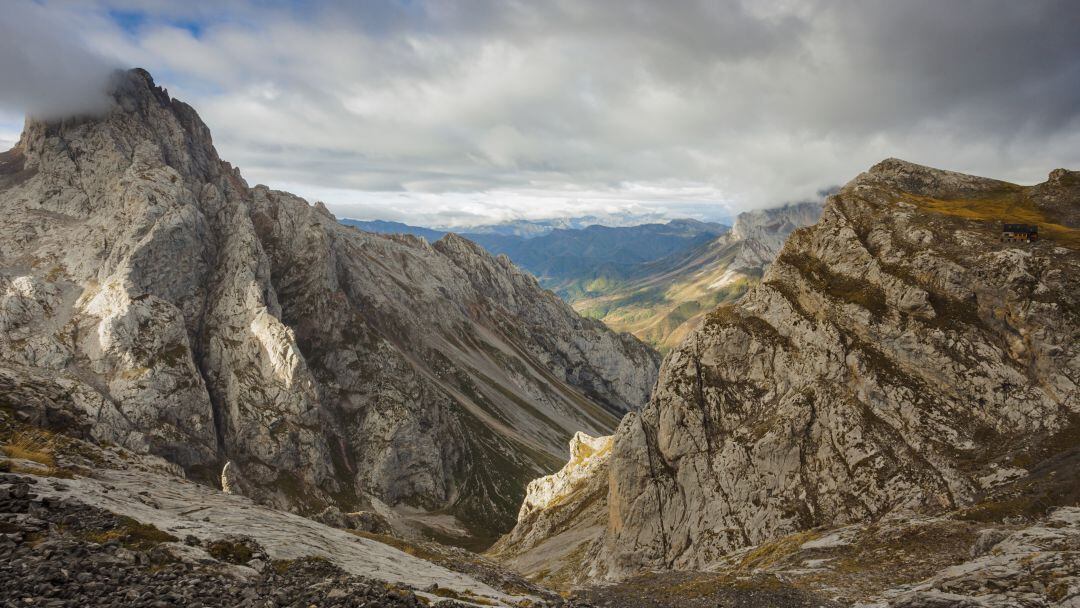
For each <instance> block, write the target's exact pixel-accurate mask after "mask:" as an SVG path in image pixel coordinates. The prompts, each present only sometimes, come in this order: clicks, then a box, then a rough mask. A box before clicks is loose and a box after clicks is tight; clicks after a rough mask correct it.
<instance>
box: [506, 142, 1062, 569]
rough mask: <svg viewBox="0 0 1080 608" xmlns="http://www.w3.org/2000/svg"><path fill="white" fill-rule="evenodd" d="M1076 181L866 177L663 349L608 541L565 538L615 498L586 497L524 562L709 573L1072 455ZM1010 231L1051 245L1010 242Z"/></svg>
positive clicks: (624, 438) (627, 444)
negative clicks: (742, 556) (814, 531)
mask: <svg viewBox="0 0 1080 608" xmlns="http://www.w3.org/2000/svg"><path fill="white" fill-rule="evenodd" d="M1078 177H1080V174H1077V173H1076V172H1068V171H1063V170H1059V171H1055V172H1054V173H1052V174H1051V179H1050V181H1048V182H1046V183H1044V184H1040V185H1037V186H1032V187H1021V186H1016V185H1013V184H1007V183H1004V182H999V181H995V180H990V179H984V178H977V177H971V176H966V175H961V174H957V173H951V172H946V171H939V170H935V169H930V168H927V167H921V166H918V165H913V164H910V163H906V162H903V161H898V160H887V161H884V162H882V163H880V164H878V165H876V166H875V167H873V168H872V169H871V170H870V171H869V172H867V173H864V174H862V175H860V176H859V177H858V178H856V179H855V180H854V181H852V182H851V183H849V184H848V185H847V186H846V187H845V188H843V189H842V190H841V191H840V192H839V193H838V194H836V195H834V196H832V197H830V199H829V201H828V202H827V204H826V207H825V210H824V213H823V215H822V217H821V220H820V221H819V222H818V223H817V224H815V225H814V226H811V227H808V228H803V229H800V230H797V231H795V232H794V233H793V234H792V236H791V237H790V238H789V239H788V241H787V242H786V244H785V245H784V247H783V249H782V251H781V253H780V255H779V257H778V259H777V261H776V262H775V263H773V265H772V266H771V267H770V269H769V271H768V272H767V273H766V274H765V276H764V278H763V280H762V283H761V284H760V285H759V286H758V287H756V288H754V289H752V290H751V291H750V292H749V293H748V295H747V296H746V297H745V298H743V299H742V300H741V301H740V302H739V303H737V304H735V305H734V306H726V307H720V308H718V309H716V310H715V311H714V312H712V313H711V314H710V315H709V316H708V318H707V319H706V320H705V321H704V322H703V324H702V326H701V327H699V328H698V329H697V330H696V331H695V332H694V333H692V334H691V335H690V336H689V337H688V338H687V339H686V340H685V341H684V342H683V343H682V344H681V345H680V346H679V347H678V348H676V349H675V350H674V351H672V353H671V354H670V355H669V356H668V357H666V358H665V361H664V364H663V366H662V369H661V374H660V379H659V381H658V383H657V389H656V391H655V393H654V395H653V398H652V401H651V403H650V404H649V406H648V407H646V408H645V410H643V411H642V412H641V413H640V414H635V415H630V416H627V417H626V418H625V419H624V420H623V423H622V424H621V425H620V427H619V430H618V432H617V433H616V434H615V437H614V441H613V445H612V448H611V453H610V455H609V456H607V461H606V463H605V466H603V467H597V475H601V476H604V478H605V479H606V481H607V486H608V491H607V495H606V499H605V500H606V515H607V517H606V529H605V531H604V532H603V533H602V534H600V535H593V536H591V537H588V538H587V540H586V542H584V543H579V544H574V543H563V545H565V546H561V545H560V540H565V539H566V538H567V537H565V536H561V534H562V532H561V531H562V530H575V529H577V528H576V527H575V523H574V521H573V518H572V517H570V516H568V515H567V514H572V513H573V512H574V510H575V509H581V508H582V505H583V504H584V503H585V501H592V502H590V503H589V504H594V503H595V500H596V499H595V498H593V497H594V496H595V494H596V493H595V491H591V492H582V493H581V497H582V498H581V500H580V501H573V500H571V501H567V502H563V503H560V504H558V505H554V506H553V507H551V510H552V511H553V512H552V513H547V514H537V513H530V514H529V517H528V518H527V519H526V520H523V522H522V523H520V524H519V528H518V529H515V530H514V532H513V533H512V535H511V537H510V538H513V539H528V540H527V542H522V543H521V546H522V547H523V552H524V555H525V557H524V558H521V559H524V560H527V559H528V551H529V550H531V549H530V548H531V547H537V546H539V547H541V548H545V547H546V548H549V549H551V548H554V547H560V548H559V550H558V551H555V550H552V552H551V555H550V557H552V559H562V560H568V561H570V562H574V563H575V568H574V570H575V572H579V573H581V574H579V575H578V578H581V577H582V576H586V575H589V576H594V577H596V576H602V577H603V576H606V577H610V578H620V577H624V576H626V575H629V574H631V573H633V572H636V571H639V570H642V569H647V568H675V569H701V568H705V567H707V566H709V565H710V564H713V563H715V562H716V561H717V560H718V559H720V558H721V557H723V556H724V555H725V554H727V553H730V552H731V551H733V550H737V549H739V548H741V547H747V546H751V545H758V544H761V543H764V542H767V541H770V540H773V539H777V538H780V537H783V536H785V535H788V534H791V533H793V532H796V531H799V530H806V529H809V528H813V527H817V526H834V525H841V524H844V523H848V522H856V521H872V520H875V519H877V518H879V517H881V516H883V515H885V514H887V513H896V512H901V511H904V510H912V511H918V512H930V513H933V512H942V511H948V510H951V509H954V508H958V507H964V506H967V505H971V504H974V503H979V502H980V501H984V500H986V497H987V496H988V492H989V491H990V489H991V488H993V487H995V486H996V485H998V484H1001V483H1003V482H1006V481H1010V480H1017V479H1021V480H1022V479H1025V478H1026V477H1027V476H1029V475H1032V476H1034V475H1036V474H1037V471H1038V470H1039V468H1040V466H1042V465H1041V464H1040V463H1042V462H1047V461H1048V459H1050V458H1053V457H1054V456H1055V455H1056V454H1058V453H1060V451H1061V450H1063V449H1074V448H1075V441H1071V442H1069V441H1066V442H1063V441H1061V438H1062V437H1066V438H1068V437H1075V436H1076V432H1077V429H1078V428H1080V426H1078V422H1080V392H1078V387H1077V378H1080V308H1078V306H1077V302H1080V281H1078V280H1077V279H1078V277H1080V230H1078V229H1080V224H1078V223H1077V209H1078V208H1080V179H1078ZM1010 220H1014V221H1028V222H1032V223H1037V224H1039V225H1040V236H1041V238H1042V240H1041V241H1039V242H1038V243H1035V244H1027V243H1024V244H1006V243H1001V242H1000V230H1001V222H1002V221H1010ZM1060 483H1063V484H1066V483H1067V484H1073V483H1076V480H1075V476H1067V478H1063V479H1061V480H1060ZM580 487H582V488H587V487H590V486H589V482H588V481H582V482H580ZM1064 494H1065V495H1068V494H1069V492H1065V493H1064ZM1073 494H1075V493H1074V492H1073ZM1010 500H1016V499H1015V497H1013V498H1010ZM1025 500H1026V499H1025ZM1009 504H1010V505H1012V503H1009ZM1048 505H1049V503H1048ZM1014 506H1015V505H1014ZM1009 508H1013V507H1012V506H1010V507H1009ZM1044 510H1045V509H1044ZM559 513H561V514H562V515H561V516H560V515H559ZM1036 515H1038V514H1036ZM560 517H562V518H564V519H565V518H569V519H570V520H571V521H570V522H569V523H562V524H560V526H559V527H558V528H557V529H555V531H554V533H552V534H548V533H547V532H546V531H541V532H540V533H539V534H538V535H536V536H535V537H534V536H532V535H533V530H532V528H530V526H532V525H533V523H534V522H538V521H544V522H546V521H553V520H557V519H559V518H560ZM590 517H591V515H590ZM589 524H590V526H592V529H595V522H593V521H590V522H589ZM547 529H550V527H548V528H547ZM590 569H591V570H590Z"/></svg>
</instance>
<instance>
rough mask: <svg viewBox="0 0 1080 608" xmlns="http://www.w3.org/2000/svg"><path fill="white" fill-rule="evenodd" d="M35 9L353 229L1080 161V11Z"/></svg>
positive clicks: (595, 4) (573, 6)
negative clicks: (905, 169) (357, 221)
mask: <svg viewBox="0 0 1080 608" xmlns="http://www.w3.org/2000/svg"><path fill="white" fill-rule="evenodd" d="M222 4H224V5H225V6H224V7H222ZM22 6H23V7H24V12H35V15H31V17H33V18H34V19H38V22H40V18H41V14H47V17H48V18H49V19H52V20H54V21H55V23H57V24H58V31H66V30H63V27H67V25H65V24H68V25H70V23H71V22H72V21H73V20H78V22H79V23H80V24H81V27H80V30H79V36H78V37H77V38H79V39H80V40H83V41H85V43H86V45H87V47H86V48H88V49H90V51H91V52H90V54H91V55H93V54H97V55H104V56H107V57H109V58H110V59H111V60H114V61H116V62H120V63H123V64H125V65H141V66H144V67H147V68H148V69H150V70H151V72H153V73H154V75H155V78H156V79H157V80H158V82H159V83H161V84H162V85H163V86H167V87H168V88H169V90H170V92H171V93H172V94H174V95H176V96H177V97H180V98H182V99H184V100H185V101H187V102H189V103H191V104H192V105H194V106H195V108H196V109H197V110H198V111H199V112H200V114H201V115H202V116H203V118H204V119H205V120H206V121H207V123H208V124H209V126H210V127H211V129H212V130H213V131H214V135H215V142H216V143H217V145H218V148H219V150H220V151H221V153H222V155H223V156H224V157H225V158H227V159H229V160H231V161H233V162H235V163H236V164H238V165H239V166H240V167H241V168H242V170H243V171H244V174H245V176H246V177H247V178H248V179H249V180H251V181H257V182H265V183H268V184H270V185H273V186H277V187H286V186H287V187H289V188H291V189H294V190H295V191H297V192H298V193H300V194H304V195H308V196H318V197H321V198H325V199H326V200H327V202H328V203H329V205H330V207H331V209H332V210H333V211H334V212H335V213H337V214H338V215H352V216H363V217H379V216H385V217H390V216H393V217H394V218H395V219H403V220H406V221H408V220H409V218H425V217H429V218H442V219H443V220H444V221H449V220H447V218H452V217H453V216H454V214H458V215H459V216H460V217H461V218H470V219H469V220H468V221H470V222H474V221H475V219H474V218H473V216H476V215H479V216H481V217H484V216H487V217H491V218H492V219H506V218H507V217H529V218H534V219H535V218H538V217H545V216H553V215H564V214H569V213H574V214H590V213H611V212H618V211H619V210H627V211H631V210H633V211H634V212H659V213H661V214H666V215H669V216H671V215H683V214H686V213H688V212H687V210H690V209H692V210H693V211H692V214H693V215H695V216H698V217H708V216H709V215H710V213H711V211H710V210H711V209H715V210H716V213H715V214H713V215H726V214H727V213H728V212H730V211H738V210H741V209H747V208H753V207H762V206H768V205H774V204H778V203H782V202H785V201H794V200H803V199H807V198H814V197H815V195H816V193H817V192H818V191H820V190H821V189H822V188H826V187H828V186H832V185H836V184H840V183H844V182H846V181H847V180H849V179H851V178H852V177H854V176H855V175H856V174H857V173H858V172H859V171H862V170H864V169H866V168H867V167H869V166H870V165H872V164H873V163H875V162H877V161H878V160H881V159H883V158H886V157H890V156H894V157H900V158H905V159H908V160H912V161H915V162H921V163H924V164H930V165H935V166H940V167H943V168H949V169H955V170H960V171H967V172H973V173H980V174H984V175H992V176H995V177H1001V178H1004V179H1011V180H1015V181H1020V182H1034V181H1040V180H1041V179H1043V178H1044V176H1045V175H1046V172H1047V171H1049V170H1050V169H1052V168H1054V167H1057V166H1072V167H1078V166H1080V36H1077V35H1076V32H1077V31H1080V5H1078V4H1077V3H1076V2H1071V1H1067V0H1030V1H1026V2H1015V1H1013V0H952V1H950V2H940V1H937V0H905V1H904V2H896V1H886V0H878V1H875V0H869V1H860V2H854V1H851V0H805V1H802V2H799V1H795V0H766V1H764V2H762V1H753V2H751V1H749V0H747V1H738V0H708V1H706V0H701V1H693V0H682V1H675V2H655V1H652V0H592V1H586V2H576V1H575V2H569V1H561V0H552V1H548V2H543V1H541V2H532V1H529V2H524V1H521V2H518V1H510V2H507V1H504V0H499V1H496V0H491V1H485V0H437V1H435V0H433V1H424V0H412V1H408V2H406V1H404V0H403V1H401V2H361V3H354V2H284V1H281V2H242V1H239V2H229V3H219V2H201V1H198V0H191V1H188V2H184V3H182V4H176V3H167V2H136V1H134V0H85V1H84V2H81V3H76V4H72V3H70V2H53V1H45V2H43V3H42V4H41V5H40V6H39V5H22ZM26 6H32V7H33V9H32V10H31V9H27V8H26ZM9 21H11V20H10V19H9V18H8V17H7V16H6V15H5V17H4V23H5V26H4V27H8V28H11V26H8V25H7V23H8V22H9ZM31 21H32V20H31ZM0 33H2V32H0ZM63 37H64V38H66V37H67V36H66V35H65V36H63ZM24 38H25V37H24ZM3 44H4V43H2V42H0V45H3ZM57 45H58V46H57V48H56V51H55V52H54V53H50V54H46V55H47V56H54V57H59V58H70V59H71V61H76V59H74V58H71V57H70V55H72V54H73V51H72V49H71V48H70V47H71V45H70V44H67V46H65V45H64V41H62V40H60V41H57ZM0 48H5V47H2V46H0ZM6 54H7V53H5V55H6ZM31 59H32V58H31ZM0 61H4V60H0ZM28 61H29V60H24V62H28ZM65 61H66V60H65ZM10 63H11V60H10V59H8V60H6V61H5V63H0V66H3V67H2V69H3V73H2V74H0V75H2V76H4V77H5V80H7V78H8V73H9V71H10V70H12V68H11V67H10V65H9V64H10ZM53 63H56V62H53ZM60 63H61V64H63V63H64V62H60ZM28 66H29V67H27V68H26V69H25V70H24V72H25V74H26V75H24V76H22V77H21V78H22V79H23V81H25V82H27V83H28V84H27V85H26V86H25V87H24V86H22V85H20V86H19V87H17V88H22V89H25V91H27V93H26V95H29V96H32V97H41V96H40V95H38V94H37V93H36V90H38V89H39V88H41V87H45V86H46V85H45V84H40V83H39V82H38V81H35V79H34V78H32V77H31V76H33V75H36V74H39V73H40V72H41V70H40V69H37V68H34V67H33V64H32V63H28ZM53 69H60V68H56V67H54V68H53ZM74 71H75V72H78V73H82V72H83V71H84V70H82V69H75V70H74ZM14 73H16V74H18V69H17V68H16V69H15V70H14ZM65 80H66V79H65ZM16 82H18V79H16ZM45 82H48V80H46V81H45ZM71 82H72V83H74V84H73V85H72V86H73V87H74V88H76V89H77V88H78V83H79V82H80V77H79V74H72V79H71ZM57 86H60V85H57ZM11 89H12V87H11V86H8V83H7V82H5V86H4V87H3V90H4V91H5V93H4V94H5V95H11V93H9V91H10V90H11ZM46 97H51V96H49V95H46ZM58 97H63V95H60V96H58ZM0 104H10V101H9V100H8V99H5V98H0ZM462 221H464V219H463V220H462Z"/></svg>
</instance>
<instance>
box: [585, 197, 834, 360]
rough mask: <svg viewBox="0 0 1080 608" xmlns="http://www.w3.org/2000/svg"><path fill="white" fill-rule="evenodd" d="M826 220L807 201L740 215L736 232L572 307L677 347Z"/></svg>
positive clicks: (663, 346) (643, 267) (636, 271)
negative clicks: (783, 250) (798, 236)
mask: <svg viewBox="0 0 1080 608" xmlns="http://www.w3.org/2000/svg"><path fill="white" fill-rule="evenodd" d="M820 215H821V205H820V204H819V203H814V202H804V203H797V204H789V205H784V206H783V207H776V208H773V209H759V210H755V211H748V212H745V213H740V214H739V215H738V217H736V219H735V225H734V226H733V227H732V229H731V231H730V232H727V233H725V234H723V235H721V236H718V237H716V238H715V239H711V240H709V241H707V242H704V243H701V244H700V245H698V246H696V247H693V248H690V249H687V250H683V251H677V252H675V253H673V254H671V255H668V256H665V257H663V258H661V259H658V260H655V261H651V262H648V263H643V264H639V265H637V266H636V267H634V268H633V269H631V270H630V271H629V272H626V273H624V275H623V277H624V278H622V279H621V280H618V281H613V282H611V283H610V284H607V285H599V286H596V288H595V289H593V290H591V291H587V292H584V293H582V294H579V295H578V296H577V297H575V298H573V299H571V304H572V305H573V307H574V309H575V310H577V311H578V312H580V313H581V314H583V315H586V316H588V317H592V318H595V319H600V320H602V321H604V323H606V324H607V325H608V326H609V327H611V328H612V329H615V330H617V331H626V332H630V333H632V334H634V335H635V336H637V337H638V338H640V339H642V340H644V341H645V342H648V343H650V344H652V345H653V346H655V347H656V348H659V349H660V350H661V351H666V350H668V349H671V348H674V347H675V346H677V345H678V343H679V342H681V341H682V339H683V338H684V337H685V336H686V335H687V334H688V333H689V332H690V331H691V330H692V329H693V328H694V327H696V326H697V324H698V323H699V322H700V321H701V318H702V317H703V316H704V315H705V314H706V313H708V312H709V311H710V310H712V309H714V308H715V307H716V306H718V305H720V304H726V303H731V302H734V301H736V300H738V299H739V298H740V297H742V295H743V294H744V293H746V291H747V289H749V288H750V287H751V286H753V285H755V284H756V283H757V282H758V281H759V280H760V279H761V276H762V275H763V274H764V272H765V269H766V268H768V266H769V264H770V263H772V261H773V260H774V259H775V258H776V256H777V254H778V253H779V252H780V247H781V246H783V244H784V240H785V239H787V237H788V235H790V234H791V233H792V232H793V231H794V230H795V229H797V228H800V227H802V226H808V225H810V224H812V223H814V222H816V221H817V219H818V217H819V216H820Z"/></svg>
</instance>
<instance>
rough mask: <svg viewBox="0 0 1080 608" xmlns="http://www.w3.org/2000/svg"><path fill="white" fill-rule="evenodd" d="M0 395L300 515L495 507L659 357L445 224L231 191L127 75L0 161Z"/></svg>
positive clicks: (620, 409)
mask: <svg viewBox="0 0 1080 608" xmlns="http://www.w3.org/2000/svg"><path fill="white" fill-rule="evenodd" d="M0 206H2V208H3V211H4V213H3V214H2V217H0V234H3V235H4V238H3V239H2V241H0V329H2V331H0V388H2V389H3V395H4V399H5V401H7V402H9V403H10V404H11V405H13V406H17V407H19V408H20V409H26V410H27V411H29V412H33V415H34V416H37V417H39V418H41V419H43V420H44V421H45V422H49V423H55V424H63V425H65V426H70V427H75V428H78V429H81V431H82V432H83V433H85V434H86V435H88V436H90V437H92V438H94V439H96V440H99V441H109V442H113V443H116V444H120V445H123V446H125V447H128V448H130V449H133V450H136V451H140V452H148V453H154V454H157V455H161V456H164V457H165V458H167V459H169V460H171V461H173V462H176V463H178V464H180V465H182V466H184V467H185V468H186V469H187V470H188V471H189V473H190V474H191V475H193V476H196V477H198V478H201V479H204V480H207V481H211V482H214V483H217V482H218V480H219V479H220V478H221V475H222V465H223V464H224V463H225V462H226V461H230V460H231V461H232V462H233V463H234V466H235V467H237V469H238V470H239V471H242V479H241V481H240V482H239V484H240V485H241V486H242V491H243V493H244V494H246V495H250V496H252V497H254V498H256V499H258V500H260V501H263V502H265V503H268V504H271V505H275V506H279V507H291V508H296V509H299V510H301V511H304V512H311V513H316V512H319V511H321V510H322V509H324V508H325V507H327V506H329V505H335V506H337V507H339V508H341V510H342V511H345V512H350V511H357V510H362V509H367V508H369V507H370V504H369V502H370V501H369V500H368V497H376V498H378V499H379V500H381V501H383V502H385V503H388V504H390V505H397V504H408V505H411V507H413V508H417V509H422V510H431V511H434V510H438V511H442V512H446V513H449V514H452V515H454V516H456V517H458V518H459V519H460V520H462V522H464V524H463V525H464V527H465V528H466V529H467V530H468V531H469V532H470V533H472V534H474V535H480V536H483V535H488V536H491V535H493V534H495V533H496V532H497V531H498V530H500V529H503V528H505V527H506V526H507V524H509V523H510V522H512V521H513V513H514V512H515V511H516V510H517V505H518V503H519V501H520V499H521V497H522V496H523V494H524V486H525V484H526V483H527V481H528V480H529V479H531V478H533V477H536V476H537V475H541V474H545V473H547V472H550V471H553V470H555V469H557V468H558V466H560V463H561V461H562V460H563V459H564V458H565V445H566V442H567V440H568V439H569V438H570V437H571V436H572V435H573V433H574V432H576V431H578V430H586V431H588V432H592V433H607V432H610V431H611V430H612V429H613V428H614V426H615V424H616V422H617V420H618V418H619V417H620V416H621V415H622V414H623V413H624V412H626V411H630V410H634V409H636V408H639V407H641V406H642V405H643V404H644V403H645V402H646V400H647V399H648V396H649V394H650V391H651V389H652V386H653V384H654V382H655V378H656V374H657V367H658V358H657V356H656V354H655V353H654V352H653V351H651V350H650V349H649V348H647V347H646V346H644V345H643V344H641V343H640V342H638V341H637V340H635V339H633V338H631V337H629V336H626V335H618V334H615V333H613V332H611V331H609V330H607V329H606V328H605V327H604V326H603V325H601V324H599V323H597V322H594V321H589V320H585V319H582V318H581V317H579V316H578V315H576V314H575V313H574V312H573V311H572V310H571V309H570V308H569V307H568V306H566V305H565V304H563V303H562V302H560V301H559V300H558V299H557V298H555V296H554V295H552V294H551V293H549V292H546V291H544V290H543V289H541V288H540V287H539V286H538V285H537V283H536V281H535V280H534V279H533V278H532V277H531V276H529V275H527V274H526V273H523V272H521V271H519V270H518V269H516V268H515V267H513V266H512V265H511V264H510V263H509V262H508V261H507V260H505V259H499V258H493V257H491V256H489V255H487V254H486V253H484V252H483V251H482V250H480V249H479V248H478V247H476V246H475V245H473V244H472V243H469V242H468V241H465V240H464V239H461V238H459V237H456V236H452V235H451V236H447V237H446V238H444V239H442V240H440V241H439V242H437V243H434V244H429V243H427V242H426V241H423V240H421V239H415V238H393V237H386V236H377V235H372V234H367V233H362V232H359V231H357V230H355V229H352V228H348V227H345V226H342V225H340V224H338V222H337V221H336V220H335V219H334V217H333V216H332V215H331V214H330V213H329V212H328V211H327V210H326V208H325V207H324V206H322V205H315V206H312V205H310V204H308V203H307V202H306V201H304V200H302V199H300V198H298V197H295V196H292V195H290V194H288V193H284V192H277V191H273V190H270V189H268V188H266V187H263V186H257V187H254V188H250V187H248V185H247V184H246V182H245V181H244V180H243V179H242V177H241V176H240V173H239V171H238V170H236V169H234V168H233V167H231V166H230V165H229V164H228V163H226V162H224V161H222V160H221V159H220V158H219V157H218V156H217V152H216V151H215V149H214V147H213V144H212V140H211V136H210V132H209V130H208V128H207V127H206V125H205V124H203V123H202V121H201V120H200V119H199V118H198V116H197V115H196V113H195V111H194V110H193V109H192V108H191V107H189V106H187V105H186V104H184V103H182V102H179V101H177V100H174V99H171V98H170V97H169V95H168V93H167V92H165V91H164V90H162V89H160V88H158V87H157V86H155V85H154V83H153V80H152V79H151V78H150V75H149V74H147V73H146V72H145V71H142V70H133V71H130V72H126V73H122V74H118V75H117V77H116V80H115V82H114V105H113V108H112V109H111V110H110V111H109V112H108V113H107V114H106V115H104V116H100V117H84V118H77V119H68V120H63V121H54V122H38V121H34V120H29V121H28V122H27V125H26V129H25V131H24V133H23V135H22V138H21V139H20V141H19V143H18V144H17V146H16V147H15V148H14V149H13V150H11V151H8V152H4V153H2V154H0Z"/></svg>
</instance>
